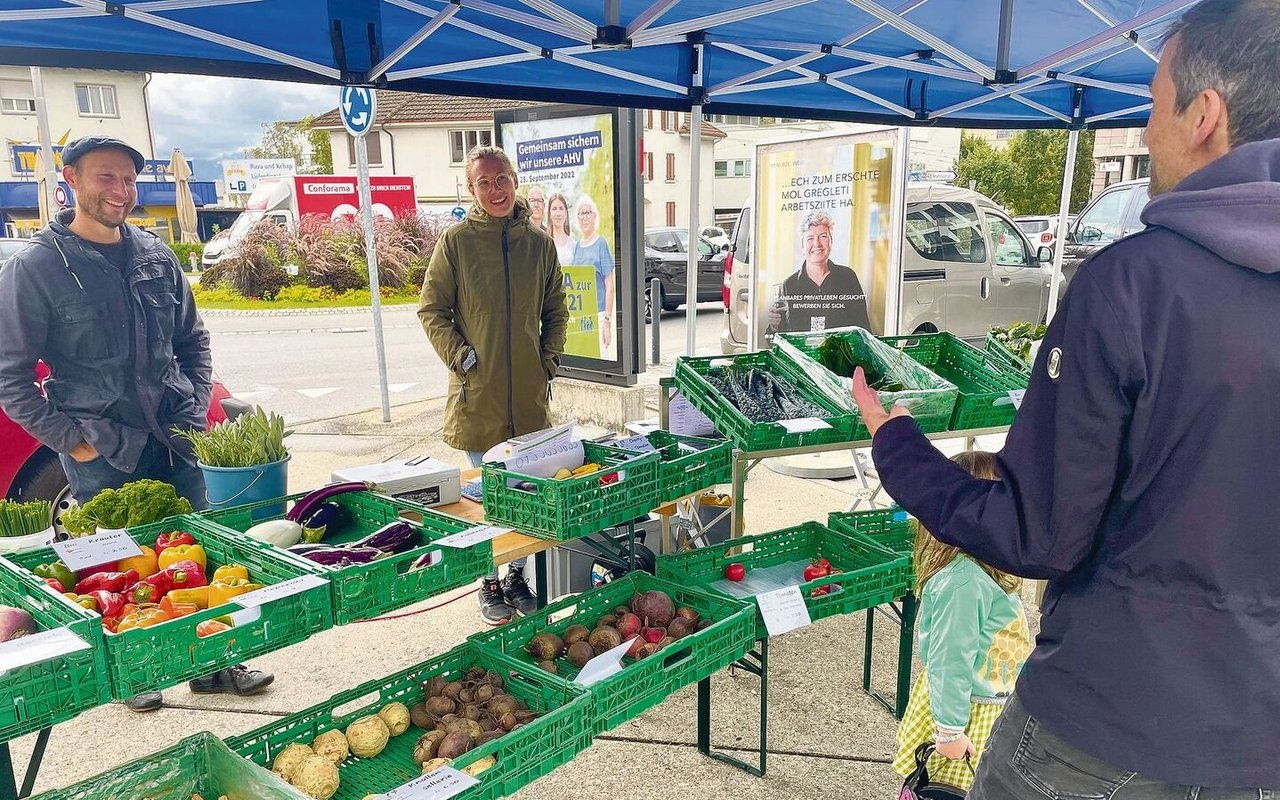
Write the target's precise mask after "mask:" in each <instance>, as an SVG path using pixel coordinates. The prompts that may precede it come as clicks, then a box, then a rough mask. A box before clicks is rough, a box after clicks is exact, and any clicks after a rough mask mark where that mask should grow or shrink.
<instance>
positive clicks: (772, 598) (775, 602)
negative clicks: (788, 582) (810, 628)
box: [756, 586, 813, 636]
mask: <svg viewBox="0 0 1280 800" xmlns="http://www.w3.org/2000/svg"><path fill="white" fill-rule="evenodd" d="M756 605H757V606H759V607H760V616H761V617H764V626H765V627H766V628H768V629H769V635H770V636H780V635H782V634H784V633H786V632H787V631H794V630H795V629H796V628H803V627H805V626H806V625H812V624H813V619H812V618H810V616H809V607H808V606H806V605H805V604H804V595H803V594H801V593H800V587H799V586H788V587H786V588H785V589H775V590H774V591H772V592H762V593H761V594H758V595H756Z"/></svg>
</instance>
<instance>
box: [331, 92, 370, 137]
mask: <svg viewBox="0 0 1280 800" xmlns="http://www.w3.org/2000/svg"><path fill="white" fill-rule="evenodd" d="M338 113H339V114H340V115H341V116H342V127H344V128H346V129H347V133H349V134H351V135H352V136H355V137H360V136H364V135H365V134H366V133H368V132H369V129H370V128H372V127H373V120H374V117H376V116H377V115H378V99H377V97H376V96H375V95H374V93H373V89H368V88H365V87H363V86H343V87H342V92H341V93H340V95H339V99H338Z"/></svg>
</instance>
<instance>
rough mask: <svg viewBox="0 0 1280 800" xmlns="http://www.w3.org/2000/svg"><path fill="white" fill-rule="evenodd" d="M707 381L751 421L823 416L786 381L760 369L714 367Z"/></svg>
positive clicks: (822, 412) (821, 412)
mask: <svg viewBox="0 0 1280 800" xmlns="http://www.w3.org/2000/svg"><path fill="white" fill-rule="evenodd" d="M707 382H708V383H710V384H711V386H712V387H714V388H715V389H716V391H718V392H720V394H722V395H724V397H725V399H726V400H728V401H729V402H731V403H733V405H734V407H735V408H737V409H738V410H739V411H741V412H742V414H743V416H745V417H746V418H747V419H749V420H750V421H752V422H778V421H780V420H784V419H801V418H804V417H825V416H827V412H826V411H825V410H823V409H822V408H819V407H818V406H816V405H814V404H813V403H811V402H809V401H808V400H806V399H804V398H803V397H802V396H801V395H800V391H799V390H798V389H797V388H796V387H795V386H794V385H793V384H792V383H791V382H790V381H788V380H787V379H786V378H784V377H782V376H780V375H775V374H774V373H772V372H769V371H768V370H766V369H761V368H760V367H745V368H744V367H736V366H730V367H717V368H715V369H712V370H711V371H710V372H708V373H707Z"/></svg>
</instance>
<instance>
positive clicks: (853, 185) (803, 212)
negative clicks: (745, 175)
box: [754, 131, 895, 346]
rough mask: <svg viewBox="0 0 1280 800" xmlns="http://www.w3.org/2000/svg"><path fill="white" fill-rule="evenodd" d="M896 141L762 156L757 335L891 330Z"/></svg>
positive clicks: (800, 146)
mask: <svg viewBox="0 0 1280 800" xmlns="http://www.w3.org/2000/svg"><path fill="white" fill-rule="evenodd" d="M894 141H895V139H894V134H893V133H892V132H890V131H885V132H875V133H871V134H851V135H846V136H838V137H824V138H814V139H806V140H801V141H795V142H784V143H773V144H765V145H760V146H759V147H758V148H757V150H756V165H757V166H756V195H755V208H756V220H757V226H758V227H757V233H756V250H755V253H756V254H755V259H756V261H755V263H756V264H758V268H757V270H756V274H755V280H756V285H755V300H756V308H755V309H754V311H755V314H756V320H757V323H756V328H755V330H756V331H757V332H758V333H759V334H760V338H761V341H760V342H759V344H761V345H762V346H763V345H765V344H767V343H768V341H769V340H771V339H772V337H773V334H775V333H778V332H796V331H803V332H809V331H822V330H826V329H828V328H841V327H846V326H849V325H858V326H861V327H864V328H867V329H868V330H870V331H872V332H873V333H876V334H879V333H881V332H882V331H883V330H884V322H885V310H886V302H887V296H888V281H889V276H890V268H889V266H890V265H889V255H890V253H889V244H890V238H889V237H890V236H891V230H892V226H891V224H890V205H891V203H890V200H891V197H892V192H893V180H892V178H893V168H892V167H893V149H894Z"/></svg>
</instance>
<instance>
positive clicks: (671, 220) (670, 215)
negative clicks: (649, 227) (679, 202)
mask: <svg viewBox="0 0 1280 800" xmlns="http://www.w3.org/2000/svg"><path fill="white" fill-rule="evenodd" d="M667 224H668V225H675V224H676V204H675V202H674V201H671V202H668V203H667Z"/></svg>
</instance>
